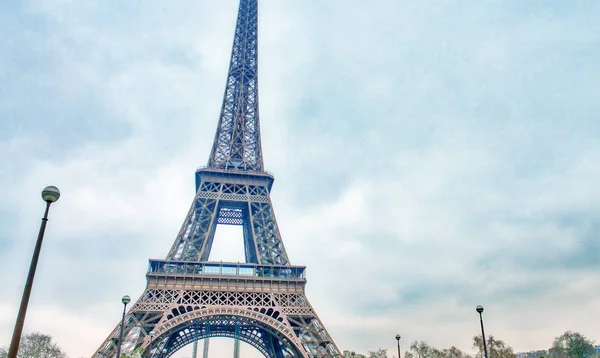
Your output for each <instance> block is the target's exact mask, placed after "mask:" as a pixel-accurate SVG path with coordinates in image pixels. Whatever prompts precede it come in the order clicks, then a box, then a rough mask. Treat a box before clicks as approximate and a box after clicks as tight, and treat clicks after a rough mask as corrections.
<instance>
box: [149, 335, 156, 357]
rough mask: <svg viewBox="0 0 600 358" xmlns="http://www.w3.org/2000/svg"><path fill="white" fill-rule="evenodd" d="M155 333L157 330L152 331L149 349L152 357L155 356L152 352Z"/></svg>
mask: <svg viewBox="0 0 600 358" xmlns="http://www.w3.org/2000/svg"><path fill="white" fill-rule="evenodd" d="M155 335H156V332H154V331H150V346H149V347H148V349H150V357H152V356H154V354H152V340H153V339H154V336H155Z"/></svg>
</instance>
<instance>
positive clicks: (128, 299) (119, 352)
mask: <svg viewBox="0 0 600 358" xmlns="http://www.w3.org/2000/svg"><path fill="white" fill-rule="evenodd" d="M121 302H123V316H122V317H121V333H120V334H119V343H118V344H117V358H119V357H120V356H121V344H122V343H123V331H124V330H125V311H126V310H127V304H128V303H129V302H131V297H129V296H127V295H125V296H123V298H121ZM486 358H487V357H486Z"/></svg>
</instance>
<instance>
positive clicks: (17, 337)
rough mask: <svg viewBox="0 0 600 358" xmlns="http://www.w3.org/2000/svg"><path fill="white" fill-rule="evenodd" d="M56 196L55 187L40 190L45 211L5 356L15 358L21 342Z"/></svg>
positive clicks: (57, 193) (56, 189)
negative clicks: (32, 288)
mask: <svg viewBox="0 0 600 358" xmlns="http://www.w3.org/2000/svg"><path fill="white" fill-rule="evenodd" d="M58 198H60V191H59V190H58V188H57V187H55V186H47V187H45V188H44V190H42V199H44V201H45V202H46V211H45V212H44V217H43V218H42V226H41V227H40V232H39V234H38V238H37V242H36V243H35V249H34V250H33V257H32V258H31V264H30V266H29V274H27V281H26V282H25V289H24V290H23V297H22V298H21V306H20V307H19V313H18V314H17V323H15V330H14V331H13V336H12V340H11V341H10V348H9V350H8V356H7V358H17V352H18V351H19V344H20V343H21V333H22V332H23V325H24V324H25V315H26V314H27V305H28V304H29V296H31V287H32V286H33V278H34V277H35V270H36V268H37V264H38V259H39V258H40V250H41V249H42V241H43V240H44V232H45V231H46V223H47V222H48V211H49V210H50V204H52V203H53V202H55V201H57V200H58Z"/></svg>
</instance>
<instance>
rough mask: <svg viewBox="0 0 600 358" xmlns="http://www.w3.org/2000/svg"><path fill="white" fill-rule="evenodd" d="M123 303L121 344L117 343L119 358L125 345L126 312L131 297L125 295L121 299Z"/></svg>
mask: <svg viewBox="0 0 600 358" xmlns="http://www.w3.org/2000/svg"><path fill="white" fill-rule="evenodd" d="M121 302H123V317H122V318H121V333H120V334H119V342H118V343H117V358H119V357H120V356H121V345H122V344H123V331H125V311H126V310H127V304H128V303H129V302H131V297H129V296H127V295H125V296H123V298H121Z"/></svg>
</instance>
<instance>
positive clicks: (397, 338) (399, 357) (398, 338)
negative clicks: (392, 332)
mask: <svg viewBox="0 0 600 358" xmlns="http://www.w3.org/2000/svg"><path fill="white" fill-rule="evenodd" d="M400 338H402V337H401V336H400V335H399V334H397V335H396V340H397V341H398V358H402V357H401V356H400Z"/></svg>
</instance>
